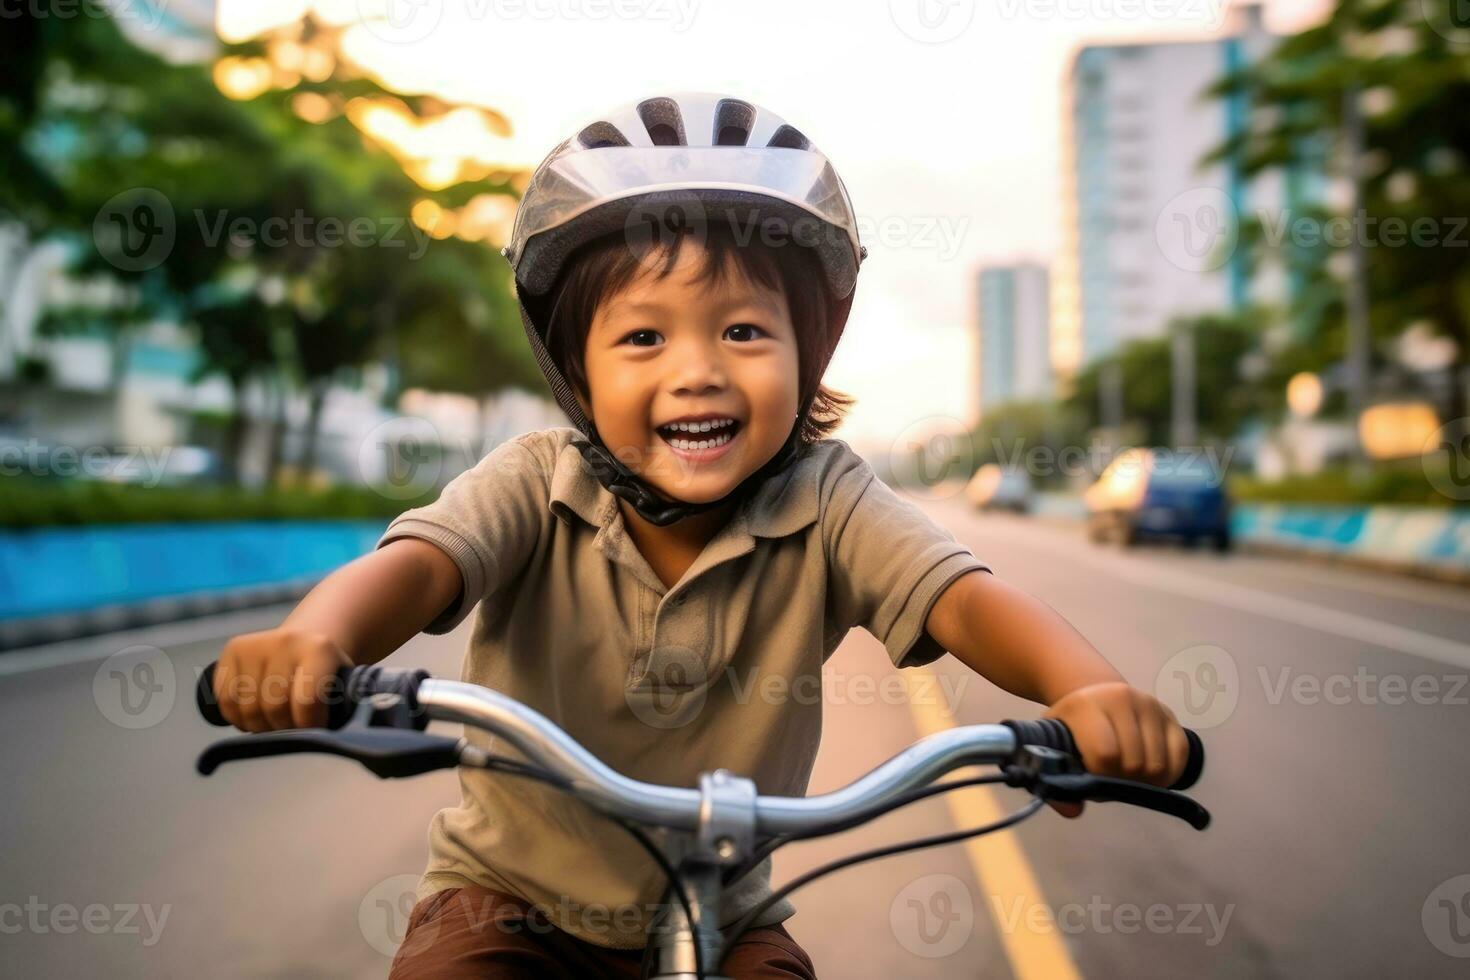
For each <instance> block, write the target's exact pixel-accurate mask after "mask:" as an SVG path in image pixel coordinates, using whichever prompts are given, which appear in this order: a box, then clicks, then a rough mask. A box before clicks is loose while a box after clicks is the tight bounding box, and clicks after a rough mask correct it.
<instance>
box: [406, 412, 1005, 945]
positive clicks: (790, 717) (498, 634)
mask: <svg viewBox="0 0 1470 980" xmlns="http://www.w3.org/2000/svg"><path fill="white" fill-rule="evenodd" d="M575 434H576V430H575V429H571V428H555V429H546V430H543V431H539V432H532V433H529V434H527V435H524V436H521V437H519V438H516V439H513V440H510V441H508V442H505V443H503V444H501V445H500V446H499V447H497V448H496V449H495V450H494V451H493V452H491V453H490V454H489V455H487V456H486V457H485V458H484V459H482V460H481V461H480V463H479V464H478V465H476V466H475V467H474V468H473V469H471V470H469V471H467V472H466V473H463V474H461V475H460V476H459V477H457V478H456V479H455V480H454V481H453V482H451V483H450V484H449V485H448V486H447V487H445V489H444V492H443V494H441V495H440V497H439V499H438V500H437V501H435V502H434V503H432V504H429V505H428V506H426V507H421V508H418V509H415V510H410V511H408V512H406V513H404V514H403V515H401V516H400V517H398V518H397V519H396V520H394V521H393V523H392V524H391V525H390V526H389V527H388V530H387V531H386V532H385V533H384V535H383V537H382V540H381V541H380V542H379V546H380V547H381V546H382V545H383V544H385V543H387V542H389V541H392V540H394V539H396V538H402V537H415V538H422V539H424V540H427V541H430V542H433V543H434V544H435V545H437V546H438V547H440V548H441V549H443V550H444V552H445V553H446V554H448V555H449V556H450V557H451V558H453V560H454V562H455V564H457V565H458V566H459V570H460V574H461V575H462V576H463V578H464V595H463V597H462V599H461V601H460V602H459V603H458V605H456V606H454V607H453V608H451V609H449V610H446V612H445V614H444V615H443V616H441V617H440V618H439V619H438V620H437V621H436V622H434V623H433V624H432V625H431V626H430V627H429V629H428V632H431V633H443V632H447V631H448V630H450V629H452V628H453V627H454V626H456V625H457V624H458V623H459V622H460V621H461V620H462V619H464V617H465V616H466V615H468V614H469V612H470V610H471V609H475V608H477V607H478V612H477V614H476V618H475V622H474V630H473V632H472V634H471V636H470V641H469V648H468V650H467V651H466V653H465V662H464V670H463V676H464V679H465V680H467V681H470V682H473V683H475V684H482V685H484V686H486V687H489V688H493V689H495V690H497V691H501V692H503V693H505V694H508V695H510V696H511V697H513V698H515V699H517V700H518V701H521V702H523V703H525V704H527V705H530V706H531V707H533V708H535V709H536V710H537V711H540V712H541V713H542V714H544V715H546V716H547V717H548V718H550V719H551V720H552V721H554V722H556V724H558V725H560V726H561V727H562V728H564V729H566V731H567V732H568V733H569V734H570V735H571V736H572V737H573V738H575V739H576V740H577V741H579V742H581V743H582V744H583V745H585V746H586V747H587V748H588V749H589V750H590V751H591V752H592V753H593V754H594V755H596V756H597V757H598V758H600V759H601V760H602V761H603V762H605V763H607V764H608V765H609V766H611V767H612V768H613V769H616V770H617V771H619V772H621V773H623V774H625V775H627V776H631V777H632V778H634V779H640V780H644V781H647V782H651V783H662V784H666V785H672V786H687V787H695V786H697V785H698V778H699V774H700V773H701V772H705V771H709V770H713V769H717V768H721V767H723V768H726V769H729V770H731V771H733V772H735V773H737V774H738V775H741V776H746V777H749V778H751V779H753V780H754V781H755V783H756V785H757V787H758V788H759V791H760V792H761V793H762V794H769V795H781V796H804V795H805V794H806V788H807V780H808V777H809V776H810V774H811V769H812V762H813V760H814V759H815V757H816V753H817V744H818V741H819V740H820V737H821V728H822V704H821V696H820V687H821V672H822V664H823V663H824V662H825V660H826V659H827V657H828V656H830V655H831V654H832V652H833V651H834V650H836V649H837V646H838V644H839V643H841V642H842V638H843V637H844V636H845V635H846V634H847V631H848V630H849V629H851V628H852V627H854V626H861V627H863V628H864V629H866V630H868V631H869V632H870V633H872V634H873V635H874V636H875V637H877V638H878V639H879V640H880V641H881V642H882V643H883V644H884V646H885V647H886V648H887V649H888V653H889V655H890V656H891V657H892V659H893V662H894V663H895V664H898V665H899V666H905V667H907V666H914V665H918V664H925V663H928V662H930V661H932V660H935V659H937V658H938V657H940V656H942V655H943V654H944V651H943V650H941V649H940V648H939V646H938V645H937V644H936V643H935V642H934V640H933V639H932V638H930V637H929V636H928V634H927V633H925V632H924V622H925V619H926V618H927V616H928V613H929V609H930V607H931V606H932V605H933V603H934V601H935V599H937V598H938V597H939V596H940V594H941V593H943V591H944V589H945V587H946V586H948V585H949V583H950V582H952V581H954V579H956V578H957V577H959V576H960V575H963V574H965V573H966V572H969V571H971V570H974V569H985V568H986V566H985V565H984V564H983V563H981V562H980V561H978V560H977V559H976V558H975V556H974V555H973V554H971V553H970V551H969V549H967V548H966V547H965V546H963V545H961V544H959V543H958V542H957V541H956V540H955V538H954V537H953V535H951V534H950V533H949V532H948V531H946V530H945V529H944V528H943V527H941V526H939V525H938V524H936V523H935V522H934V521H932V520H931V519H930V518H929V517H928V516H926V515H925V514H924V513H923V512H922V511H920V510H919V509H918V508H917V507H915V506H914V505H913V504H912V503H910V502H909V501H906V500H904V499H902V498H900V497H899V496H898V495H896V494H895V493H894V492H893V491H892V490H891V489H889V487H888V486H887V485H886V484H884V483H883V482H882V481H880V480H878V479H876V478H875V476H874V473H873V470H872V468H871V467H870V466H869V465H868V464H867V463H866V462H865V461H864V460H863V459H862V458H861V457H859V456H858V455H857V454H856V453H854V452H853V451H852V450H851V449H850V448H849V447H848V445H847V443H845V442H843V441H841V440H838V439H826V440H823V441H821V442H819V443H817V444H815V445H814V446H812V447H810V448H809V449H808V450H807V451H806V452H805V454H804V455H803V456H801V457H799V458H798V459H797V460H796V461H795V462H794V463H792V464H791V465H790V466H788V467H787V468H786V469H785V470H783V471H782V472H781V473H778V474H777V475H775V476H773V477H771V478H770V479H769V480H767V481H766V482H765V483H764V484H762V485H761V486H760V487H759V488H758V489H757V491H756V492H755V493H754V494H752V495H751V496H750V497H748V498H747V499H746V500H745V501H743V502H742V503H741V505H740V506H739V507H738V508H737V509H736V511H735V512H734V514H733V515H732V517H731V519H730V521H729V523H728V524H727V525H726V526H725V527H724V528H723V529H721V530H720V531H719V532H718V533H717V534H716V535H715V537H714V538H713V539H712V540H711V541H710V542H709V544H708V545H706V546H705V548H704V550H703V551H702V552H701V553H700V554H699V556H698V558H697V559H696V560H695V561H694V564H693V565H692V566H690V568H689V569H688V571H687V572H685V574H684V577H683V578H682V579H680V580H679V582H678V583H676V584H675V585H674V586H673V587H672V588H668V589H666V588H665V587H664V585H663V583H662V582H661V581H660V580H659V578H658V576H657V575H656V574H655V573H654V571H653V569H652V567H651V566H650V565H649V564H648V561H647V560H646V559H645V558H644V557H643V555H642V554H641V553H640V552H639V551H638V549H637V547H636V546H635V545H634V543H633V541H632V540H631V539H630V538H629V537H628V534H627V531H626V530H625V528H624V525H623V517H622V513H621V511H620V510H619V508H618V506H617V498H615V497H614V496H613V495H612V494H611V493H610V492H608V491H607V489H605V488H604V487H603V486H602V485H601V484H599V483H598V482H597V480H596V478H595V477H593V475H592V474H591V472H590V471H589V470H588V469H587V467H586V464H585V463H584V461H583V459H582V456H581V453H579V452H578V450H577V448H576V447H575V446H573V445H571V444H570V439H571V437H572V436H573V435H575ZM467 734H468V735H469V737H470V738H471V739H472V740H474V741H476V742H478V743H480V744H482V745H486V746H487V747H489V748H491V749H493V750H494V751H496V752H499V753H502V754H506V755H509V756H512V757H514V758H520V757H521V756H520V755H519V753H517V752H516V751H515V750H514V749H513V748H512V747H511V746H509V745H508V744H506V743H505V742H504V740H502V739H493V738H491V737H489V736H486V735H484V734H482V733H478V732H473V731H471V732H468V733H467ZM460 785H461V789H462V799H461V802H460V805H459V806H457V807H452V808H450V809H446V810H441V811H440V812H439V813H438V815H437V816H435V818H434V820H433V822H432V824H431V825H430V828H429V850H430V857H429V864H428V870H427V872H426V873H425V875H424V878H423V881H422V882H421V884H420V886H419V897H420V898H423V897H425V896H427V895H430V894H432V893H434V892H436V891H439V890H441V889H443V888H451V887H456V886H461V885H464V884H465V883H466V882H467V881H468V882H475V883H479V884H481V885H483V886H485V887H487V888H491V889H494V890H497V891H501V892H506V893H509V894H512V895H516V896H519V897H521V898H523V899H525V900H526V901H528V902H531V903H533V904H539V905H541V906H542V907H543V908H544V909H545V910H546V912H547V913H548V914H549V915H550V917H551V919H552V921H553V922H555V923H556V924H557V925H558V926H559V927H561V928H562V929H565V930H566V931H568V932H570V933H572V934H573V935H576V936H578V937H580V938H582V939H584V940H587V941H588V942H592V943H596V944H598V945H601V946H609V947H621V948H637V947H641V946H643V945H644V929H645V927H646V926H647V917H648V916H649V915H650V914H651V913H652V911H653V910H654V909H656V908H657V906H658V903H659V900H660V898H661V897H662V895H663V893H664V888H665V881H664V878H663V875H662V874H661V873H660V871H659V870H658V867H657V866H656V865H655V864H654V863H653V862H652V861H651V860H650V859H649V857H648V856H647V854H646V853H645V852H644V851H643V850H642V849H641V848H640V847H638V845H637V843H636V842H635V841H634V840H633V839H632V838H631V837H630V836H628V834H627V833H626V831H624V830H623V829H622V828H621V827H619V826H617V825H616V824H614V823H613V822H611V821H609V820H608V819H606V818H604V817H602V816H600V815H599V814H597V813H596V812H594V811H592V810H591V809H589V808H588V807H587V806H585V805H584V804H582V803H580V802H579V801H577V800H574V799H572V798H570V797H568V796H566V795H564V794H562V793H559V792H557V791H556V790H554V789H551V788H550V787H547V786H544V785H543V784H540V783H537V782H534V781H532V780H528V779H524V778H521V777H516V776H511V775H506V774H501V773H488V772H485V771H482V770H463V769H462V770H460ZM769 894H770V860H769V859H767V861H766V862H765V863H764V864H762V865H761V867H760V868H758V869H757V870H755V871H753V872H752V873H751V874H749V875H747V876H746V877H745V878H744V879H743V880H742V881H741V882H740V884H739V885H737V886H736V887H735V888H733V889H732V890H731V891H729V892H727V893H726V896H725V897H726V901H725V905H724V907H723V908H722V909H721V914H720V924H721V926H722V927H723V926H726V925H729V924H731V923H732V922H734V921H735V920H736V919H738V918H739V917H740V916H742V915H744V914H745V913H746V912H748V911H749V910H750V909H751V908H752V907H753V906H754V905H756V904H757V903H759V902H760V901H761V899H762V898H764V897H765V896H767V895H769ZM795 911H796V910H795V908H794V907H793V906H792V905H791V904H790V903H789V902H787V901H782V902H779V903H777V904H776V905H775V906H773V907H772V908H771V909H769V910H768V911H767V912H766V914H765V915H764V916H763V917H762V919H761V921H760V922H759V923H758V924H762V925H765V924H770V923H774V922H779V921H781V920H782V919H785V918H788V917H789V916H791V915H792V914H793V913H794V912H795Z"/></svg>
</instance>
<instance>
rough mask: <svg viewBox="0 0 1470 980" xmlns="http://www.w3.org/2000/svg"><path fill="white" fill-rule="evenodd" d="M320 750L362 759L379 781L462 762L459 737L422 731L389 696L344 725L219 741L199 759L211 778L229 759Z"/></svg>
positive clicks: (360, 710)
mask: <svg viewBox="0 0 1470 980" xmlns="http://www.w3.org/2000/svg"><path fill="white" fill-rule="evenodd" d="M298 752H316V753H321V754H324V755H339V756H342V757H344V758H347V759H352V760H355V761H357V762H360V763H362V766H363V768H365V769H367V770H368V771H369V772H371V773H372V774H373V775H375V776H377V777H378V778H379V779H399V778H402V777H405V776H417V775H420V774H422V773H426V772H433V771H435V770H436V769H452V768H454V767H456V766H458V765H459V753H460V740H459V739H454V738H445V737H443V736H440V735H428V734H425V733H424V732H422V731H419V730H418V719H416V718H413V717H412V715H411V714H410V713H409V712H408V710H407V709H406V708H405V707H404V706H403V704H402V702H401V699H398V698H396V697H392V696H385V697H380V698H375V699H369V700H365V701H363V702H361V703H360V704H358V706H357V709H356V710H355V711H354V712H353V714H352V719H351V721H350V722H349V723H348V724H347V725H345V726H343V727H342V728H339V729H336V730H335V731H334V730H331V729H326V728H293V729H287V730H284V731H277V732H260V733H258V734H254V735H236V736H234V737H232V738H225V739H221V740H220V741H218V742H215V743H214V744H212V745H210V746H209V747H208V748H206V749H205V750H204V751H203V752H201V753H200V754H199V761H198V762H197V763H195V765H196V767H197V768H198V770H199V772H200V774H201V775H205V776H208V775H209V774H210V773H212V772H214V771H215V770H216V769H218V768H219V767H220V766H222V765H223V764H225V763H226V762H234V761H236V760H238V759H259V758H263V757H265V756H272V755H293V754H295V753H298Z"/></svg>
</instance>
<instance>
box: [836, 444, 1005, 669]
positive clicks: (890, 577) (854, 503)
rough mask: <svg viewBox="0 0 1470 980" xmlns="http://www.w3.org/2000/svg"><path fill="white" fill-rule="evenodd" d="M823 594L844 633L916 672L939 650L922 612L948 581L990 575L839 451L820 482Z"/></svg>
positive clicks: (862, 464)
mask: <svg viewBox="0 0 1470 980" xmlns="http://www.w3.org/2000/svg"><path fill="white" fill-rule="evenodd" d="M824 482H829V483H830V486H831V490H830V493H829V494H826V495H825V496H827V503H826V508H825V511H826V512H825V516H824V524H823V534H824V535H826V547H827V565H828V577H827V578H828V589H829V592H828V595H829V602H830V606H831V611H832V615H834V616H835V617H836V619H837V623H838V625H839V626H841V627H842V629H843V630H844V631H846V630H847V629H851V628H852V627H853V626H861V627H863V628H864V629H866V630H867V631H868V632H869V633H871V634H873V636H875V637H877V638H878V640H879V641H880V642H882V644H883V646H884V648H886V649H887V651H888V656H889V659H891V660H892V661H893V663H894V665H895V666H898V667H918V666H921V665H923V664H927V663H931V662H933V661H935V660H938V659H939V658H940V657H942V656H944V654H945V653H946V651H945V650H944V649H943V648H941V647H940V646H939V644H938V643H936V642H935V641H934V639H933V637H931V636H930V635H929V634H928V633H927V632H926V631H925V629H924V623H925V621H926V620H927V619H928V618H929V609H930V607H932V606H933V605H934V602H935V600H937V599H938V598H939V597H940V596H941V595H943V594H944V590H945V589H946V588H947V587H948V586H949V584H950V583H951V582H953V581H954V580H955V579H957V578H959V577H960V576H961V575H964V574H966V573H968V572H971V571H975V570H976V569H979V570H981V571H986V572H988V571H990V567H989V566H988V565H986V564H985V563H984V562H982V561H980V560H979V559H978V558H976V557H975V555H974V554H973V553H972V552H971V551H970V549H969V548H967V547H965V546H964V545H962V544H960V543H959V542H958V541H957V540H955V537H954V535H952V534H951V533H950V532H949V531H948V530H946V529H945V528H943V527H942V526H940V525H939V524H937V523H935V522H934V521H933V520H932V519H931V518H930V517H929V516H928V515H927V514H925V513H924V512H923V511H922V510H920V509H919V507H918V506H917V505H915V504H914V503H912V502H911V501H908V500H905V499H904V498H902V497H900V496H899V495H898V494H896V493H895V492H894V491H893V490H892V489H891V488H890V487H889V486H888V485H887V484H886V483H884V482H883V481H882V480H880V479H878V477H877V475H876V474H875V473H874V472H873V469H872V467H871V466H869V465H868V463H867V462H866V461H865V460H863V458H862V457H860V456H858V455H857V454H856V453H853V452H852V451H851V450H847V451H846V452H845V453H844V454H843V455H842V457H841V458H840V459H839V460H838V463H837V465H836V466H835V467H834V473H833V474H832V476H831V477H830V478H829V480H828V481H824Z"/></svg>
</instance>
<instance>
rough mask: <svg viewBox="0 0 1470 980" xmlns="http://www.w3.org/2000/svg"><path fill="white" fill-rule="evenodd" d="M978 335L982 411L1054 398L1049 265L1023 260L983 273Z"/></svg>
mask: <svg viewBox="0 0 1470 980" xmlns="http://www.w3.org/2000/svg"><path fill="white" fill-rule="evenodd" d="M978 286H979V296H978V302H977V304H976V308H977V310H978V320H979V323H978V330H977V336H978V337H979V342H980V399H979V401H980V409H981V411H982V412H983V411H984V410H985V409H987V408H991V407H993V406H995V405H1000V404H1002V403H1004V402H1012V401H1030V400H1035V399H1041V398H1046V397H1048V396H1049V395H1050V394H1051V355H1050V347H1051V340H1050V334H1051V331H1050V328H1049V323H1050V309H1049V302H1048V286H1047V271H1046V267H1045V266H1042V265H1036V264H1034V263H1029V262H1022V263H1018V264H1016V265H1006V266H988V267H986V268H983V269H981V270H980V275H979V278H978Z"/></svg>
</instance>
